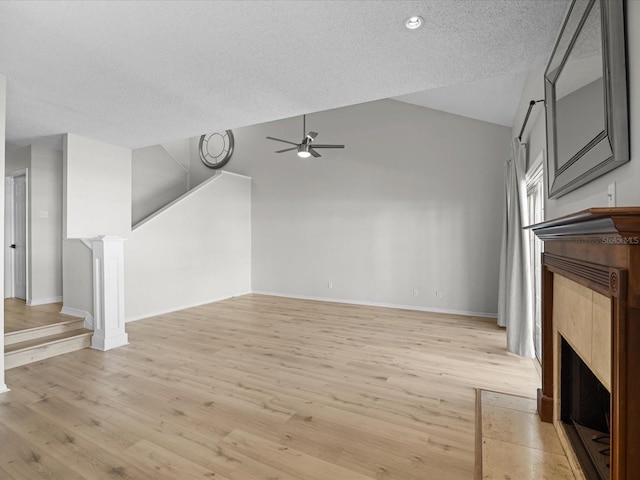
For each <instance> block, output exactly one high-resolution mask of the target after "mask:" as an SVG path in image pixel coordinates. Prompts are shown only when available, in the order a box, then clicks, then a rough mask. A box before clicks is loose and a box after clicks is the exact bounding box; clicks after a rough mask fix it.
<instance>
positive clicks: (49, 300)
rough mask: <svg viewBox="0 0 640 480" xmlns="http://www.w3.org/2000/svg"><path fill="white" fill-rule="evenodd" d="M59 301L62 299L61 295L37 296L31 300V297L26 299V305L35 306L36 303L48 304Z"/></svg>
mask: <svg viewBox="0 0 640 480" xmlns="http://www.w3.org/2000/svg"><path fill="white" fill-rule="evenodd" d="M61 301H62V297H49V298H37V299H35V300H33V299H29V300H27V305H28V306H29V307H36V306H38V305H48V304H50V303H60V302H61Z"/></svg>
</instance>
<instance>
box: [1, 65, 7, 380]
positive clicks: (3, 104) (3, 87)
mask: <svg viewBox="0 0 640 480" xmlns="http://www.w3.org/2000/svg"><path fill="white" fill-rule="evenodd" d="M6 109H7V77H5V76H4V75H0V145H3V147H2V148H0V171H2V172H3V171H4V168H5V165H4V156H5V154H4V150H5V149H4V145H5V135H6ZM0 183H1V185H0V199H1V200H0V201H2V202H4V182H0ZM2 210H4V209H2ZM0 238H4V222H0ZM0 268H1V269H2V271H4V256H3V255H0ZM0 278H2V280H0V282H2V284H1V285H0V287H1V288H0V291H4V276H2V277H0ZM0 332H2V335H1V336H0V392H4V391H6V390H7V386H6V385H5V381H4V299H3V308H2V309H0Z"/></svg>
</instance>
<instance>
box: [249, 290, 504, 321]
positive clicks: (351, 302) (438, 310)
mask: <svg viewBox="0 0 640 480" xmlns="http://www.w3.org/2000/svg"><path fill="white" fill-rule="evenodd" d="M253 293H255V294H257V295H271V296H273V297H287V298H299V299H300V300H315V301H318V302H334V303H346V304H349V305H366V306H368V307H383V308H398V309H400V310H415V311H418V312H431V313H445V314H449V315H465V316H468V317H483V318H498V314H497V313H488V312H470V311H467V310H452V309H448V308H436V307H422V306H420V305H402V304H397V303H383V302H368V301H361V300H348V299H344V298H330V297H312V296H308V295H291V294H288V293H278V292H265V291H255V292H253Z"/></svg>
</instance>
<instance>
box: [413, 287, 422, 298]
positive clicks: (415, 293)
mask: <svg viewBox="0 0 640 480" xmlns="http://www.w3.org/2000/svg"><path fill="white" fill-rule="evenodd" d="M418 295H420V292H418V289H417V288H414V289H413V296H414V297H417V296H418Z"/></svg>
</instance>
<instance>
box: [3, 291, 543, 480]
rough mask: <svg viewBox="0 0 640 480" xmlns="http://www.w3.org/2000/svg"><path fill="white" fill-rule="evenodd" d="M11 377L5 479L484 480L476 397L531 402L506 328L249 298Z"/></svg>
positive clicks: (138, 329)
mask: <svg viewBox="0 0 640 480" xmlns="http://www.w3.org/2000/svg"><path fill="white" fill-rule="evenodd" d="M127 331H128V333H129V339H130V342H131V344H130V345H128V346H126V347H122V348H119V349H116V350H112V351H110V352H107V353H103V352H98V351H95V350H83V351H80V352H75V353H71V354H67V355H64V356H61V357H57V358H52V359H49V360H46V361H43V362H40V363H36V364H32V365H28V366H25V367H19V368H15V369H13V370H10V371H8V372H7V384H8V386H9V387H10V388H11V389H12V391H11V392H9V393H6V394H4V395H1V396H0V445H1V448H0V478H2V479H16V480H18V479H29V480H31V479H43V478H46V479H54V478H55V479H65V480H74V479H91V480H94V479H103V478H104V479H111V478H118V479H120V478H126V479H154V480H155V479H177V480H187V479H196V478H202V479H207V478H210V479H216V480H276V479H278V480H294V479H301V480H374V479H375V480H377V479H397V480H414V479H415V480H418V479H420V480H424V479H438V480H447V479H455V480H459V479H471V478H473V472H474V426H475V418H474V415H475V408H474V401H475V390H474V388H475V387H482V388H485V389H491V390H497V391H506V392H510V393H514V394H520V395H526V396H532V395H534V393H535V389H536V387H537V386H538V383H539V380H538V376H537V374H536V371H535V368H534V366H533V363H532V361H531V360H528V359H522V358H519V357H516V356H514V355H511V354H508V353H506V351H505V348H504V344H505V335H504V331H502V330H500V329H498V328H497V327H496V326H495V322H494V321H493V320H487V319H479V318H469V317H462V316H454V315H436V314H430V313H422V312H414V311H406V310H393V309H386V308H372V307H362V306H352V305H341V304H331V303H322V302H311V301H304V300H295V299H285V298H276V297H268V296H260V295H247V296H243V297H239V298H236V299H231V300H226V301H222V302H218V303H215V304H211V305H206V306H202V307H197V308H192V309H189V310H185V311H181V312H176V313H172V314H167V315H163V316H159V317H155V318H152V319H147V320H141V321H138V322H134V323H130V324H128V325H127Z"/></svg>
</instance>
